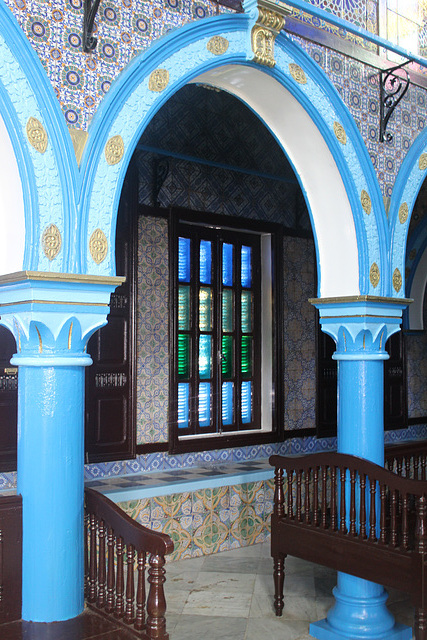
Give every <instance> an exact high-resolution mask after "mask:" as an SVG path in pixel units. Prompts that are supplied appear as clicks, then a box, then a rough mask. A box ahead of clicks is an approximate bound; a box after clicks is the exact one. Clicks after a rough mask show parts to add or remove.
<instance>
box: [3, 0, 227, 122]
mask: <svg viewBox="0 0 427 640" xmlns="http://www.w3.org/2000/svg"><path fill="white" fill-rule="evenodd" d="M5 1H6V4H7V5H8V7H9V8H10V10H11V11H12V12H13V13H14V15H15V16H16V19H17V20H18V22H19V24H20V25H21V27H22V29H23V31H24V33H25V34H26V35H27V38H28V40H29V41H30V42H31V44H32V46H33V47H34V49H35V51H36V53H37V55H38V56H39V58H40V60H41V62H42V64H43V66H44V68H45V69H46V73H47V74H48V76H49V78H50V80H51V83H52V85H53V87H54V89H55V93H56V95H57V97H58V100H59V102H60V104H61V108H62V110H63V112H64V115H65V119H66V121H67V124H68V125H69V126H71V127H76V128H79V129H87V127H88V125H89V123H90V120H91V118H92V116H93V114H94V113H95V111H96V109H97V108H98V106H99V103H100V102H101V100H102V98H103V96H104V95H105V94H106V93H107V91H108V89H109V88H110V86H111V83H112V82H113V80H114V78H116V77H117V75H118V74H119V73H120V71H121V70H122V69H124V67H125V66H126V65H127V64H128V63H129V62H130V61H131V60H132V58H133V57H135V56H136V55H137V54H138V53H140V52H141V51H144V50H145V49H147V47H148V46H149V45H150V44H151V43H152V42H153V41H154V40H157V39H158V38H160V37H161V36H163V35H165V34H166V33H167V32H168V31H171V30H172V29H176V28H177V27H181V26H183V25H184V24H186V23H188V22H192V21H194V20H199V19H201V18H205V17H208V16H212V15H215V14H216V13H217V12H218V8H217V7H216V5H215V4H213V3H211V2H209V1H208V0H195V2H187V1H185V0H151V1H150V2H144V0H114V1H112V0H103V1H102V2H101V3H100V8H99V11H98V15H97V18H96V20H95V30H94V35H95V36H96V37H97V38H98V44H97V47H96V49H95V51H93V52H92V53H90V54H87V53H83V51H82V38H83V0H5ZM224 11H227V9H225V8H222V7H220V8H219V12H220V13H222V12H224Z"/></svg>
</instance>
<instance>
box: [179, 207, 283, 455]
mask: <svg viewBox="0 0 427 640" xmlns="http://www.w3.org/2000/svg"><path fill="white" fill-rule="evenodd" d="M180 225H193V227H196V226H199V227H201V228H202V229H203V230H205V229H206V228H209V227H212V228H213V229H215V230H220V233H221V232H223V235H224V238H227V237H232V235H233V233H234V234H235V232H236V230H238V231H239V232H240V233H241V234H242V238H243V237H244V235H245V234H247V235H248V236H249V235H250V234H258V235H259V236H260V237H261V236H262V235H263V234H268V235H269V236H270V240H271V287H272V314H271V322H272V363H271V378H272V394H271V395H272V406H271V429H268V430H266V429H262V425H261V424H260V427H252V428H251V429H244V428H243V427H242V430H241V431H240V432H239V431H237V432H236V431H233V432H227V431H226V430H224V429H223V432H222V433H221V434H218V433H204V434H202V433H199V434H196V435H190V436H186V435H185V434H183V433H182V432H181V430H180V428H179V427H178V358H177V353H178V304H177V300H178V238H179V236H180V235H181V234H180ZM215 233H217V231H215ZM201 235H204V233H203V232H202V233H201ZM207 235H208V234H207ZM281 248H282V250H283V229H282V226H281V225H279V224H276V223H264V222H260V221H257V220H250V219H246V218H237V217H230V216H225V215H218V214H210V213H204V212H197V211H192V210H188V209H184V208H175V207H174V208H172V209H170V215H169V265H170V269H169V283H170V289H169V291H170V302H169V306H170V310H171V311H170V322H169V329H170V335H169V345H170V376H169V378H170V386H169V453H172V454H174V453H184V452H190V451H202V450H212V449H222V448H227V447H235V446H244V445H251V444H262V443H266V442H276V441H278V440H282V439H283V433H284V425H283V391H282V390H283V379H284V376H283V335H282V322H281V321H280V310H281V309H282V308H283V305H282V290H283V274H282V273H281V271H280V265H279V260H278V256H279V255H280V249H281ZM260 287H261V285H260ZM260 300H262V291H261V294H260ZM220 312H221V310H220V309H219V310H218V309H217V313H220ZM258 322H259V320H258ZM193 384H195V383H194V382H193ZM261 393H262V391H261V383H260V395H261ZM261 403H262V399H261V397H260V398H259V405H260V406H261ZM259 413H261V411H260V409H259Z"/></svg>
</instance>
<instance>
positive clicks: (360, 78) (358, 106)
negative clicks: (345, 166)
mask: <svg viewBox="0 0 427 640" xmlns="http://www.w3.org/2000/svg"><path fill="white" fill-rule="evenodd" d="M294 40H295V41H296V42H298V44H299V45H300V46H301V47H302V48H303V49H305V50H306V51H307V53H308V54H309V55H310V56H311V58H313V60H314V61H315V62H316V63H317V64H318V65H319V66H320V67H321V68H322V69H323V70H324V71H325V73H326V74H327V75H328V77H329V79H330V80H331V82H332V83H333V84H334V86H335V88H336V90H337V91H338V93H339V94H340V96H341V98H342V99H343V101H344V103H345V104H346V105H347V107H348V109H349V111H350V113H351V114H352V116H353V118H354V120H355V122H356V125H357V126H358V128H359V131H360V133H361V135H362V137H363V139H364V141H365V144H366V147H367V149H368V152H369V155H370V158H371V160H372V164H373V166H374V169H375V172H376V174H377V178H378V182H379V184H380V187H381V190H382V194H383V196H385V197H386V198H390V196H391V193H392V190H393V185H394V182H395V180H396V176H397V173H398V171H399V168H400V165H401V164H402V161H403V159H404V157H405V155H406V154H407V152H408V150H409V148H410V147H411V145H412V143H413V142H414V140H415V138H416V137H417V135H418V134H419V133H420V131H422V130H423V129H424V127H425V125H426V97H425V90H424V89H421V88H420V87H417V86H415V85H411V87H410V88H409V90H408V92H407V94H406V95H405V97H404V98H403V99H402V101H401V102H400V104H399V106H398V108H397V109H396V110H395V112H394V113H393V115H392V116H391V118H390V122H389V125H388V131H390V133H392V134H393V139H392V140H391V142H379V76H378V70H377V69H374V68H373V67H369V66H367V65H364V64H362V63H360V62H357V61H356V60H353V59H352V58H348V57H346V56H343V55H341V54H339V53H337V52H336V51H333V50H330V49H326V48H324V47H320V46H318V45H316V44H314V43H312V42H309V41H307V40H303V39H302V38H297V37H294Z"/></svg>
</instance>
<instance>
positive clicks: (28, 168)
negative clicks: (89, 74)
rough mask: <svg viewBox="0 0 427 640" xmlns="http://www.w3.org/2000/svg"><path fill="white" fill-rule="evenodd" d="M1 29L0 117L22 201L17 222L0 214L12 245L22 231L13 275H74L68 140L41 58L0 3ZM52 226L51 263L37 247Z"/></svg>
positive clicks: (73, 167)
mask: <svg viewBox="0 0 427 640" xmlns="http://www.w3.org/2000/svg"><path fill="white" fill-rule="evenodd" d="M0 23H1V25H2V30H1V34H0V116H1V118H2V121H3V123H4V129H5V130H6V131H7V135H8V136H9V139H10V143H11V146H12V148H13V152H14V155H15V158H10V161H11V162H14V161H16V164H17V167H18V171H19V175H20V179H21V187H22V200H23V202H21V203H19V202H15V204H16V211H17V215H18V217H20V218H21V219H19V220H17V219H16V218H15V219H12V220H11V219H10V215H9V218H8V217H7V212H1V213H2V217H1V218H0V224H1V226H2V228H1V233H2V235H3V236H6V237H7V238H9V237H10V238H11V242H12V244H13V243H14V242H15V243H16V240H15V239H14V236H13V234H12V233H11V230H12V227H13V226H14V225H18V224H19V225H21V227H22V228H23V229H25V249H24V251H23V252H22V254H21V255H19V256H17V258H16V263H15V264H16V266H15V265H14V268H13V269H12V270H17V269H25V270H39V271H56V272H68V271H71V270H72V265H71V262H70V258H71V248H72V247H73V245H74V239H73V235H74V233H75V232H74V229H75V227H76V204H75V194H76V192H77V189H76V187H77V181H78V167H77V162H76V159H75V155H74V151H73V146H72V142H71V138H70V134H69V132H68V129H67V126H66V124H65V120H64V116H63V114H62V112H61V109H60V106H59V103H58V100H57V98H56V96H55V93H54V91H53V87H52V85H51V83H50V81H49V79H48V77H47V75H46V72H45V70H44V68H43V66H42V64H41V62H40V60H39V58H38V57H37V55H36V53H35V51H34V50H33V48H32V47H31V45H30V43H29V42H28V40H27V38H26V37H25V35H24V33H23V32H22V29H21V28H20V26H19V25H18V23H17V22H16V19H15V18H14V16H13V15H12V13H11V12H10V11H9V9H8V8H7V6H6V5H5V4H4V3H0ZM31 119H33V121H34V120H36V121H38V123H39V124H40V125H41V128H39V129H38V130H37V131H36V136H40V135H41V136H42V137H43V136H45V141H46V148H45V150H44V151H42V150H40V148H39V149H36V148H35V146H33V145H32V144H31V143H30V141H29V137H28V130H27V127H28V125H29V122H30V120H31ZM51 224H55V225H56V226H57V228H58V230H59V233H60V237H61V247H60V250H59V251H58V254H57V255H56V256H55V258H53V259H49V258H48V257H47V256H46V254H45V253H44V251H43V249H42V242H41V239H42V234H43V232H44V230H45V229H46V228H47V227H49V226H50V225H51ZM23 246H24V243H23ZM3 272H4V269H3Z"/></svg>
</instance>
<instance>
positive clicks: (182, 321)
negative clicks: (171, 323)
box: [178, 286, 190, 331]
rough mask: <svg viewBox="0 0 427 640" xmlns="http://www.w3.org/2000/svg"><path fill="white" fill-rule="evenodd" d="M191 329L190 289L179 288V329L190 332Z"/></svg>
mask: <svg viewBox="0 0 427 640" xmlns="http://www.w3.org/2000/svg"><path fill="white" fill-rule="evenodd" d="M189 328H190V287H182V286H180V287H179V290H178V329H179V330H180V331H188V330H189Z"/></svg>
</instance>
